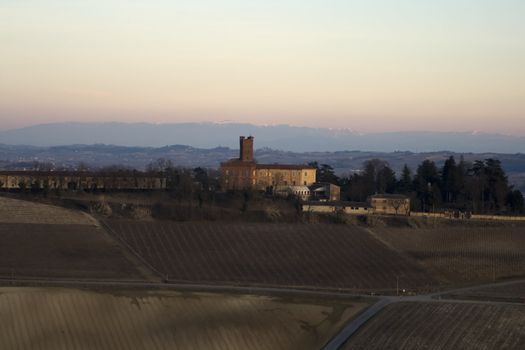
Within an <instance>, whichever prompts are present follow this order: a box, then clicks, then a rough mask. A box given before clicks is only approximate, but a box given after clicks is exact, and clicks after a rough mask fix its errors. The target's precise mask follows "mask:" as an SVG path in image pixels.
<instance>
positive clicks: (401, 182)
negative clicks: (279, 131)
mask: <svg viewBox="0 0 525 350" xmlns="http://www.w3.org/2000/svg"><path fill="white" fill-rule="evenodd" d="M310 165H313V166H315V167H317V179H318V181H320V182H330V183H333V184H337V185H339V186H341V198H342V199H344V200H349V201H359V202H362V201H366V199H367V198H368V197H369V196H370V195H373V194H377V193H391V194H404V195H406V196H408V197H410V198H411V203H412V210H418V211H424V212H432V211H443V210H460V211H464V212H472V213H482V214H485V213H486V214H489V213H490V214H523V213H524V212H525V205H524V198H523V194H522V193H521V192H520V191H519V190H517V189H515V188H514V187H513V186H511V185H510V184H509V181H508V178H507V175H506V174H505V171H504V170H503V168H502V166H501V162H500V161H499V160H497V159H492V158H489V159H485V160H477V161H475V162H473V163H470V162H466V161H465V160H463V159H460V160H459V161H456V159H455V158H454V157H453V156H451V157H450V158H448V159H447V160H446V161H445V163H444V164H443V166H442V167H438V166H437V165H436V163H435V162H433V161H432V160H424V161H423V162H422V163H421V164H419V165H418V167H417V169H416V171H415V173H414V172H413V171H412V169H410V168H409V167H408V166H407V165H405V166H404V167H403V170H402V171H401V174H400V175H399V176H397V175H396V173H395V172H394V170H392V168H391V167H390V165H389V164H388V162H386V161H384V160H381V159H371V160H368V161H366V162H364V164H363V168H362V170H361V171H359V172H355V173H353V174H350V175H347V176H342V177H338V176H336V174H335V172H334V170H333V168H332V167H331V166H329V165H327V164H321V165H319V164H317V163H311V164H310Z"/></svg>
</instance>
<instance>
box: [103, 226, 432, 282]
mask: <svg viewBox="0 0 525 350" xmlns="http://www.w3.org/2000/svg"><path fill="white" fill-rule="evenodd" d="M105 225H106V226H108V227H109V228H108V231H109V232H111V234H113V235H114V236H115V238H117V239H119V240H121V241H122V242H125V244H127V245H129V246H130V247H131V249H132V250H134V251H135V252H136V253H137V254H138V255H140V256H141V257H143V258H144V259H145V260H146V261H147V262H148V263H149V264H151V265H152V266H153V267H154V268H155V269H157V270H158V271H160V273H161V274H162V275H164V276H167V277H168V278H169V280H170V281H187V282H206V283H228V284H232V283H233V284H257V285H272V286H296V287H300V286H307V287H315V288H345V289H351V290H359V291H380V290H382V291H390V292H392V291H394V290H395V288H396V277H399V279H400V280H401V282H402V285H403V288H406V289H411V290H419V289H427V288H428V287H429V286H430V285H432V284H433V280H432V279H431V278H430V277H429V276H428V275H427V274H426V273H425V272H424V271H423V270H422V269H421V268H420V267H419V266H418V265H417V264H414V263H412V262H410V261H409V260H407V259H405V258H404V257H403V256H401V255H400V254H398V253H396V252H395V251H393V250H391V249H389V248H387V247H386V246H385V245H383V244H382V243H380V242H379V241H378V240H376V239H375V238H373V237H372V236H370V234H368V233H367V232H365V231H363V230H362V229H360V228H358V227H351V226H345V225H313V224H309V225H301V224H227V223H214V222H211V223H210V222H204V223H193V222H191V223H173V222H160V223H159V222H156V223H151V222H140V221H110V220H108V221H106V222H105Z"/></svg>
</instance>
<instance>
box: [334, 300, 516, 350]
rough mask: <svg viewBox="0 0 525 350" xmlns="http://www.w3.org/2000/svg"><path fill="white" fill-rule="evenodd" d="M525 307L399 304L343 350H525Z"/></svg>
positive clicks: (464, 304) (377, 319)
mask: <svg viewBox="0 0 525 350" xmlns="http://www.w3.org/2000/svg"><path fill="white" fill-rule="evenodd" d="M523 344H525V308H524V307H523V306H509V305H497V306H495V305H484V304H470V303H398V304H394V305H391V306H388V307H387V308H386V309H385V310H383V311H382V312H381V313H380V314H379V315H377V316H376V317H374V318H373V319H372V320H370V321H369V322H368V323H367V324H365V326H364V328H362V329H360V330H359V331H358V332H357V333H356V334H355V335H354V336H352V337H351V338H350V340H349V342H348V343H347V344H346V346H345V347H344V349H352V350H354V349H380V350H383V349H407V350H409V349H429V350H433V349H435V350H438V349H439V350H441V349H472V350H477V349H523Z"/></svg>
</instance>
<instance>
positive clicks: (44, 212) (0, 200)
mask: <svg viewBox="0 0 525 350" xmlns="http://www.w3.org/2000/svg"><path fill="white" fill-rule="evenodd" d="M0 223H11V224H15V223H21V224H59V225H94V223H95V221H94V220H93V219H92V218H90V217H89V216H88V215H86V214H84V213H82V212H80V211H74V210H69V209H64V208H60V207H56V206H52V205H47V204H40V203H34V202H29V201H23V200H18V199H10V198H5V197H0Z"/></svg>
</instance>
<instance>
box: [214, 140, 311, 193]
mask: <svg viewBox="0 0 525 350" xmlns="http://www.w3.org/2000/svg"><path fill="white" fill-rule="evenodd" d="M239 141H240V152H239V153H240V154H239V158H235V159H231V160H228V161H226V162H223V163H221V168H220V171H221V185H222V188H223V189H225V190H241V189H244V188H256V189H259V190H267V189H273V188H276V187H279V186H310V185H312V184H314V183H315V181H316V171H317V169H316V168H314V167H311V166H308V165H293V164H257V162H255V160H254V158H253V141H254V139H253V137H252V136H250V137H244V136H241V137H240V140H239Z"/></svg>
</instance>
